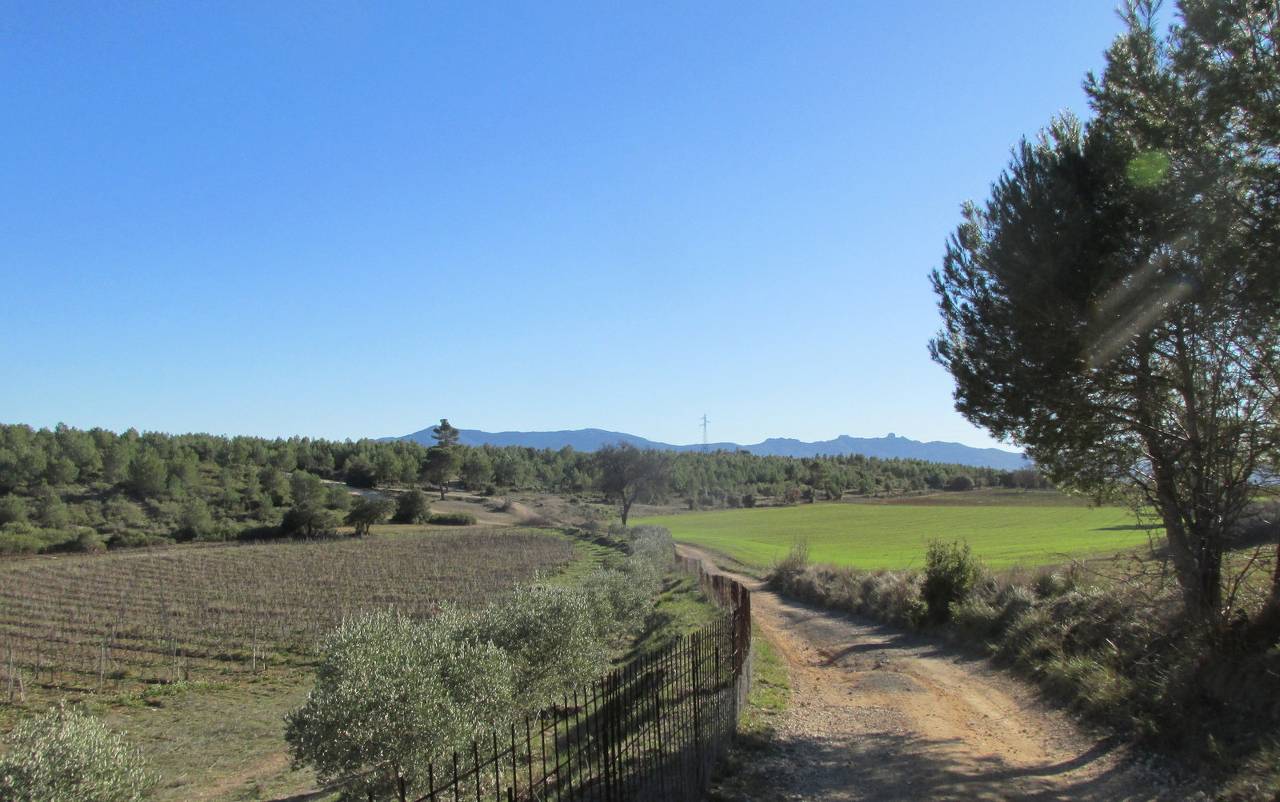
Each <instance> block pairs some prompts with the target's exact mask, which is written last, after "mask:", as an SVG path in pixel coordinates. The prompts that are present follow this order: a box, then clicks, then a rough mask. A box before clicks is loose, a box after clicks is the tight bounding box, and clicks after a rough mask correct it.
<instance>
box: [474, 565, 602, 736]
mask: <svg viewBox="0 0 1280 802" xmlns="http://www.w3.org/2000/svg"><path fill="white" fill-rule="evenodd" d="M599 611H600V608H599V607H597V606H595V605H594V604H593V603H592V599H591V598H589V597H588V595H587V594H586V593H584V592H583V591H581V590H577V589H574V588H564V587H555V586H551V585H525V586H521V587H518V588H516V590H515V592H514V593H512V594H511V596H510V597H509V598H508V599H506V600H505V601H503V602H501V603H498V604H493V605H490V606H489V607H487V608H485V609H484V610H482V611H481V612H479V613H478V614H477V615H476V616H475V617H474V618H473V619H472V623H471V624H470V626H471V627H472V630H471V632H472V636H473V637H474V639H475V640H477V641H479V642H485V643H493V644H496V645H497V646H498V647H499V648H501V649H502V650H503V652H504V653H505V654H506V656H507V660H508V665H509V666H510V667H511V669H512V670H513V671H514V672H515V676H516V679H517V685H518V689H519V690H518V693H517V702H518V704H519V705H520V707H521V708H522V709H524V710H526V711H535V710H538V709H541V708H542V707H544V706H546V705H547V704H549V703H552V702H554V701H556V700H557V699H559V698H560V696H561V694H564V693H568V692H570V691H572V690H574V689H575V688H577V687H579V686H582V685H585V684H586V683H587V682H589V681H590V680H592V679H595V678H596V677H597V676H598V675H599V674H600V673H602V672H603V671H604V670H605V669H606V668H608V665H609V649H608V644H607V643H606V642H605V641H604V639H603V638H601V637H600V629H599V628H598V627H597V623H596V621H595V614H596V613H597V612H599Z"/></svg>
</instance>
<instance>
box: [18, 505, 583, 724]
mask: <svg viewBox="0 0 1280 802" xmlns="http://www.w3.org/2000/svg"><path fill="white" fill-rule="evenodd" d="M573 558H574V549H573V546H572V545H571V543H570V542H569V541H567V540H563V539H560V538H556V537H550V536H548V535H547V534H546V533H538V532H532V531H518V530H516V531H512V530H505V531H478V532H469V533H465V534H463V533H459V534H433V535H413V536H398V537H372V538H368V539H362V540H342V541H317V542H310V543H273V544H260V545H216V546H208V547H179V548H169V549H159V550H148V551H140V552H132V553H130V552H123V553H111V554H105V555H85V556H67V557H50V558H35V559H28V560H19V561H15V562H11V563H8V564H3V565H0V683H2V684H0V694H3V697H0V698H2V699H4V700H8V701H16V700H20V699H22V698H24V697H25V696H26V695H27V694H30V693H32V692H33V690H35V689H36V688H45V689H51V690H54V691H58V692H68V691H80V692H85V691H99V690H109V691H115V690H130V689H135V688H137V687H139V686H142V685H147V684H153V683H164V682H174V681H178V680H195V679H218V678H228V677H231V676H237V675H248V674H252V673H256V672H265V671H268V670H270V669H272V668H278V667H280V666H283V665H290V664H297V663H299V662H305V661H308V660H309V659H310V658H311V656H312V655H311V651H312V648H313V646H314V644H315V643H316V641H317V639H318V638H319V637H320V636H322V635H323V634H324V633H326V632H328V631H329V630H330V629H332V628H333V627H334V626H335V625H336V624H337V623H338V622H340V621H341V620H342V619H343V618H344V617H347V616H352V615H356V614H359V613H362V612H367V611H369V610H372V609H379V608H395V609H398V610H400V611H402V612H405V613H407V614H409V615H412V616H421V615H426V614H429V613H431V612H433V611H434V610H435V609H437V608H438V607H439V606H440V605H441V604H443V603H446V602H454V603H458V604H461V605H464V606H466V605H471V604H477V603H482V602H485V601H488V600H489V599H492V598H493V597H494V596H496V595H501V594H503V593H505V592H506V591H508V590H509V589H510V588H511V587H512V586H513V585H514V584H516V583H517V582H520V581H522V580H527V579H531V578H532V577H533V576H534V575H535V574H537V573H540V572H541V573H547V572H553V571H557V570H559V569H560V568H562V567H563V566H565V565H567V564H568V563H569V562H570V561H571V560H572V559H573Z"/></svg>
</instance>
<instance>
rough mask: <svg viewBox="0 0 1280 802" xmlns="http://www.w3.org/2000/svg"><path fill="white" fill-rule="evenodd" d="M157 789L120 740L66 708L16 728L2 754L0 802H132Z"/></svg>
mask: <svg viewBox="0 0 1280 802" xmlns="http://www.w3.org/2000/svg"><path fill="white" fill-rule="evenodd" d="M155 784H156V778H155V776H154V775H152V774H151V773H150V772H149V771H147V769H146V765H145V763H144V761H143V759H142V756H141V755H140V754H139V753H138V751H137V750H136V749H134V748H132V747H130V746H129V745H128V743H126V742H125V740H124V738H123V737H122V736H121V735H119V734H117V733H113V732H111V731H110V730H109V729H107V727H106V726H105V725H104V724H103V723H102V722H101V721H99V720H98V719H96V718H94V717H92V716H90V715H89V714H87V713H84V712H82V711H79V710H77V709H76V708H72V707H67V706H66V705H64V704H59V705H58V706H57V707H55V708H53V709H52V710H50V711H48V712H47V713H44V714H43V715H40V716H36V717H34V718H30V719H27V720H25V721H22V722H19V723H18V725H17V726H16V727H14V729H13V731H12V732H11V733H9V735H8V736H6V737H5V738H4V741H3V748H0V799H4V800H12V802H136V801H137V800H141V799H143V798H144V797H145V796H146V794H147V792H148V791H150V790H151V789H152V788H153V787H154V786H155Z"/></svg>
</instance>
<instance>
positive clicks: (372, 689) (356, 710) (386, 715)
mask: <svg viewBox="0 0 1280 802" xmlns="http://www.w3.org/2000/svg"><path fill="white" fill-rule="evenodd" d="M463 620H464V617H463V616H461V615H460V614H458V613H456V612H454V611H452V610H446V611H444V612H443V613H441V614H440V615H438V616H437V617H436V618H434V619H432V620H431V621H428V622H417V621H414V620H411V619H409V618H407V617H404V616H401V615H399V614H397V613H394V612H378V613H373V614H370V615H367V616H364V617H362V618H358V619H354V620H350V621H347V622H345V623H344V624H343V625H342V626H340V627H339V628H338V629H337V630H336V631H334V632H333V633H332V634H331V635H330V636H329V637H328V638H327V639H326V640H325V642H324V644H323V646H322V654H323V658H322V661H321V663H320V666H319V667H318V668H317V670H316V680H315V686H314V687H313V688H312V690H311V692H310V693H309V694H308V695H307V699H306V702H305V703H304V704H303V705H302V707H300V708H299V709H298V710H295V711H294V712H292V713H290V714H289V716H288V718H287V719H286V722H285V739H286V740H287V741H288V743H289V748H290V751H291V753H292V756H293V762H294V765H295V766H297V767H302V766H310V767H311V768H313V769H315V771H316V775H317V777H318V779H319V781H320V782H321V783H338V784H341V785H342V786H343V788H344V793H345V794H346V795H347V797H348V798H350V799H365V798H368V797H369V796H370V795H372V796H375V797H383V796H387V795H393V796H395V797H396V798H398V799H400V800H402V802H403V800H406V799H410V798H415V797H416V796H417V795H416V794H414V791H415V790H416V789H420V788H422V787H423V786H424V785H425V783H426V780H427V767H428V765H429V764H431V763H433V762H434V763H435V764H436V765H440V764H441V763H442V762H443V761H444V760H445V759H446V758H447V757H448V756H449V755H451V754H452V753H453V752H454V751H455V750H456V751H462V750H463V749H464V748H465V747H467V746H469V745H470V743H471V742H472V740H474V739H476V738H479V737H480V736H481V735H482V734H487V733H488V732H489V729H488V728H489V727H491V726H493V725H495V724H497V723H499V722H501V721H503V720H504V717H505V716H508V715H509V714H510V711H511V707H512V698H513V687H514V683H513V681H512V670H511V665H510V661H509V660H508V658H507V656H506V655H505V654H504V653H503V652H502V650H500V649H499V648H498V647H496V646H494V645H493V644H492V643H487V642H482V641H479V640H477V639H475V638H472V637H470V636H469V635H468V634H467V632H466V628H465V627H464V626H463V625H462V621H463Z"/></svg>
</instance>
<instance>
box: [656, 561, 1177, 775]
mask: <svg viewBox="0 0 1280 802" xmlns="http://www.w3.org/2000/svg"><path fill="white" fill-rule="evenodd" d="M679 550H680V552H681V554H682V555H684V556H687V557H695V558H701V559H703V560H704V561H705V562H707V563H710V564H711V565H714V564H715V563H714V560H713V559H712V556H711V555H710V554H708V553H707V552H705V551H703V550H700V549H697V548H694V547H692V546H684V545H681V546H680V547H679ZM726 573H728V572H726ZM732 576H734V577H735V578H736V579H738V580H739V581H741V582H743V583H744V584H746V585H747V586H748V587H750V588H751V589H752V610H753V613H754V616H755V619H756V622H757V624H758V625H759V626H760V628H761V629H762V630H763V631H764V634H765V637H766V638H768V639H769V641H770V643H772V644H773V645H774V647H775V648H776V649H777V650H778V651H779V652H780V653H781V654H782V655H783V657H784V658H785V659H786V662H787V664H788V667H789V673H790V679H791V702H790V705H789V708H788V710H787V711H786V713H785V715H784V716H783V717H782V720H781V721H780V723H779V726H778V739H777V740H778V744H777V746H778V749H777V750H771V751H772V752H774V754H769V755H765V756H763V757H762V758H761V759H760V760H758V761H753V762H751V763H750V767H749V768H748V769H747V771H749V772H750V773H751V774H752V775H753V776H752V777H751V778H750V782H747V783H735V785H737V786H738V787H744V788H747V789H749V790H748V795H749V796H750V798H752V799H785V800H792V799H796V800H799V799H803V800H888V799H904V800H905V799H913V800H914V799H1036V800H1059V799H1061V800H1068V799H1070V800H1082V799H1083V800H1117V799H1135V800H1138V799H1142V800H1146V799H1162V798H1178V795H1176V794H1174V793H1173V792H1172V791H1169V790H1162V786H1161V785H1160V783H1159V782H1158V780H1159V778H1158V777H1156V776H1155V773H1154V772H1148V771H1140V770H1139V769H1138V768H1136V767H1135V766H1133V765H1132V762H1131V761H1129V760H1126V759H1125V756H1124V754H1123V752H1124V750H1123V749H1121V748H1118V747H1116V746H1115V745H1114V744H1110V743H1108V742H1105V741H1099V740H1098V739H1096V738H1091V737H1089V736H1088V735H1086V734H1085V733H1083V732H1081V731H1080V729H1079V727H1077V726H1076V725H1075V724H1074V723H1073V722H1072V721H1071V720H1070V719H1069V718H1068V717H1066V716H1065V715H1063V714H1062V713H1060V712H1059V711H1055V710H1052V709H1049V708H1048V707H1047V706H1045V705H1044V704H1042V703H1040V702H1039V701H1037V700H1036V698H1035V697H1034V694H1033V692H1032V690H1031V689H1029V688H1027V687H1025V686H1023V685H1021V684H1020V683H1018V682H1017V681H1015V680H1014V679H1012V678H1010V677H1008V676H1006V675H1003V674H1001V673H999V672H997V671H995V670H994V669H991V668H990V667H988V665H987V664H986V661H984V660H980V659H974V658H973V657H971V656H965V655H962V654H960V653H959V652H956V651H954V650H952V649H949V648H948V647H946V646H945V645H942V644H940V643H939V642H937V641H934V640H930V639H926V638H922V637H918V636H914V635H910V634H907V633H904V632H902V631H900V630H896V629H893V628H890V627H884V626H879V625H876V624H872V623H868V622H866V621H864V620H859V619H855V618H852V617H849V616H845V615H842V614H839V613H834V612H831V611H828V610H821V609H818V608H814V607H809V606H807V605H803V604H799V603H796V602H792V601H789V600H786V599H783V598H781V597H779V596H778V595H776V594H774V593H771V592H768V591H766V590H764V589H763V587H762V584H761V583H760V582H759V581H756V580H752V579H749V578H747V577H742V576H737V575H732Z"/></svg>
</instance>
